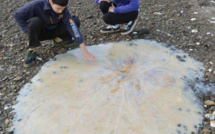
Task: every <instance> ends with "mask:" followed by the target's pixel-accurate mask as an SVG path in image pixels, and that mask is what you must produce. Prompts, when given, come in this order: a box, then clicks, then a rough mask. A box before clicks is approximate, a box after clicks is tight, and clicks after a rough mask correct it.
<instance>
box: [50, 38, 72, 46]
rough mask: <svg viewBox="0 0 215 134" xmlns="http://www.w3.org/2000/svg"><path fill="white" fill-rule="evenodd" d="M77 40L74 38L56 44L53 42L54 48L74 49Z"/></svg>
mask: <svg viewBox="0 0 215 134" xmlns="http://www.w3.org/2000/svg"><path fill="white" fill-rule="evenodd" d="M74 42H75V40H74V39H73V38H71V39H63V41H60V42H56V41H55V40H53V45H54V47H73V46H75V45H74Z"/></svg>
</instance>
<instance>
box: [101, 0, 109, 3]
mask: <svg viewBox="0 0 215 134" xmlns="http://www.w3.org/2000/svg"><path fill="white" fill-rule="evenodd" d="M101 1H107V2H108V3H110V0H99V3H100V2H101Z"/></svg>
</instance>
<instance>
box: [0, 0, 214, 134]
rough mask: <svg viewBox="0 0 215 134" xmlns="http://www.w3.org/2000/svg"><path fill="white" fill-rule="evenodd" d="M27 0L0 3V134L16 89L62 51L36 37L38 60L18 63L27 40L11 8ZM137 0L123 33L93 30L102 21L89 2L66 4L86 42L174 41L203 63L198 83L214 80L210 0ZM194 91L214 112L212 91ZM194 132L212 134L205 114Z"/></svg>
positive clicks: (6, 130) (7, 124)
mask: <svg viewBox="0 0 215 134" xmlns="http://www.w3.org/2000/svg"><path fill="white" fill-rule="evenodd" d="M27 2H29V1H28V0H16V1H15V0H12V1H11V0H4V1H2V2H1V4H0V14H1V18H0V29H1V30H0V52H1V53H0V134H9V133H13V132H12V131H11V132H10V130H9V128H10V127H11V125H12V124H11V120H12V119H13V116H14V115H15V113H14V112H11V111H12V110H13V108H12V106H13V105H14V104H16V103H17V102H16V97H17V95H18V92H19V90H20V88H21V87H22V86H23V85H24V84H25V83H27V82H29V81H30V80H31V78H32V77H33V76H34V75H35V74H36V73H37V72H38V71H39V70H40V68H41V66H42V65H43V64H44V63H45V62H46V61H48V60H49V59H50V58H53V57H54V56H55V55H57V54H59V53H64V52H66V51H67V50H68V49H67V48H53V47H52V42H51V41H45V42H42V44H43V45H42V46H41V47H39V48H38V53H39V54H40V56H41V57H42V58H43V61H37V63H36V66H34V67H32V68H30V69H26V68H23V66H22V63H23V60H24V57H25V50H26V48H27V40H26V37H25V36H24V34H23V33H22V32H21V31H20V29H19V27H18V25H17V24H16V23H15V21H14V19H13V13H14V12H15V11H16V9H18V8H19V7H20V6H22V5H23V4H25V3H27ZM140 4H141V8H140V12H139V17H138V23H137V26H136V27H135V32H134V33H132V34H130V35H126V36H122V35H120V34H119V33H117V34H100V32H99V29H100V28H101V27H103V26H104V23H103V21H102V19H101V18H102V14H101V12H100V11H99V9H98V7H97V6H96V5H95V4H94V3H93V1H88V0H79V1H75V0H70V5H69V8H70V10H71V12H72V13H73V14H74V15H77V16H79V18H80V20H81V31H82V33H83V36H84V39H85V42H86V44H87V45H94V44H99V43H105V42H114V41H120V40H131V39H148V40H155V41H157V42H162V43H166V44H167V45H174V46H176V47H177V48H178V49H181V50H183V51H185V52H186V53H188V54H189V55H190V56H191V57H193V58H194V59H196V60H198V61H200V62H203V63H204V67H205V75H204V78H205V79H204V81H203V83H205V84H210V83H215V2H214V1H213V0H190V1H186V0H180V1H179V0H174V1H167V0H159V1H157V0H140ZM74 47H75V46H74ZM212 88H213V87H212ZM212 88H211V89H212ZM195 89H196V87H193V90H194V91H195ZM212 90H215V89H212ZM197 96H198V97H199V98H200V100H201V101H202V102H204V104H205V114H212V113H213V112H214V111H215V105H214V102H215V95H214V94H213V93H211V92H206V93H202V92H198V93H197ZM198 133H199V134H215V128H214V127H211V124H210V119H208V118H205V119H204V121H203V124H202V126H201V127H200V130H199V132H198Z"/></svg>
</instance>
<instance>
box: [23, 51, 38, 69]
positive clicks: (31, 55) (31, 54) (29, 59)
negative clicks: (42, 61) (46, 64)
mask: <svg viewBox="0 0 215 134" xmlns="http://www.w3.org/2000/svg"><path fill="white" fill-rule="evenodd" d="M37 57H38V54H37V53H36V52H35V51H31V50H28V51H27V54H26V58H25V62H24V67H31V66H32V65H33V63H34V61H35V60H36V58H37Z"/></svg>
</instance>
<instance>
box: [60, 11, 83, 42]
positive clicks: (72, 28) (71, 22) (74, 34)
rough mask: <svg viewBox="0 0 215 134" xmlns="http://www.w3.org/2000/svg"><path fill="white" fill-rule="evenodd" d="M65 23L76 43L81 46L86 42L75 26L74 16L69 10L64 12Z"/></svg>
mask: <svg viewBox="0 0 215 134" xmlns="http://www.w3.org/2000/svg"><path fill="white" fill-rule="evenodd" d="M63 23H64V25H65V27H66V29H67V31H68V32H69V33H70V35H72V37H73V38H74V39H75V42H76V43H77V44H78V45H80V44H82V43H83V42H84V40H83V37H82V34H81V32H80V30H79V28H78V27H77V25H76V24H75V22H74V20H73V17H72V15H71V14H70V12H69V10H68V8H66V9H65V10H64V17H63Z"/></svg>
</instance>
